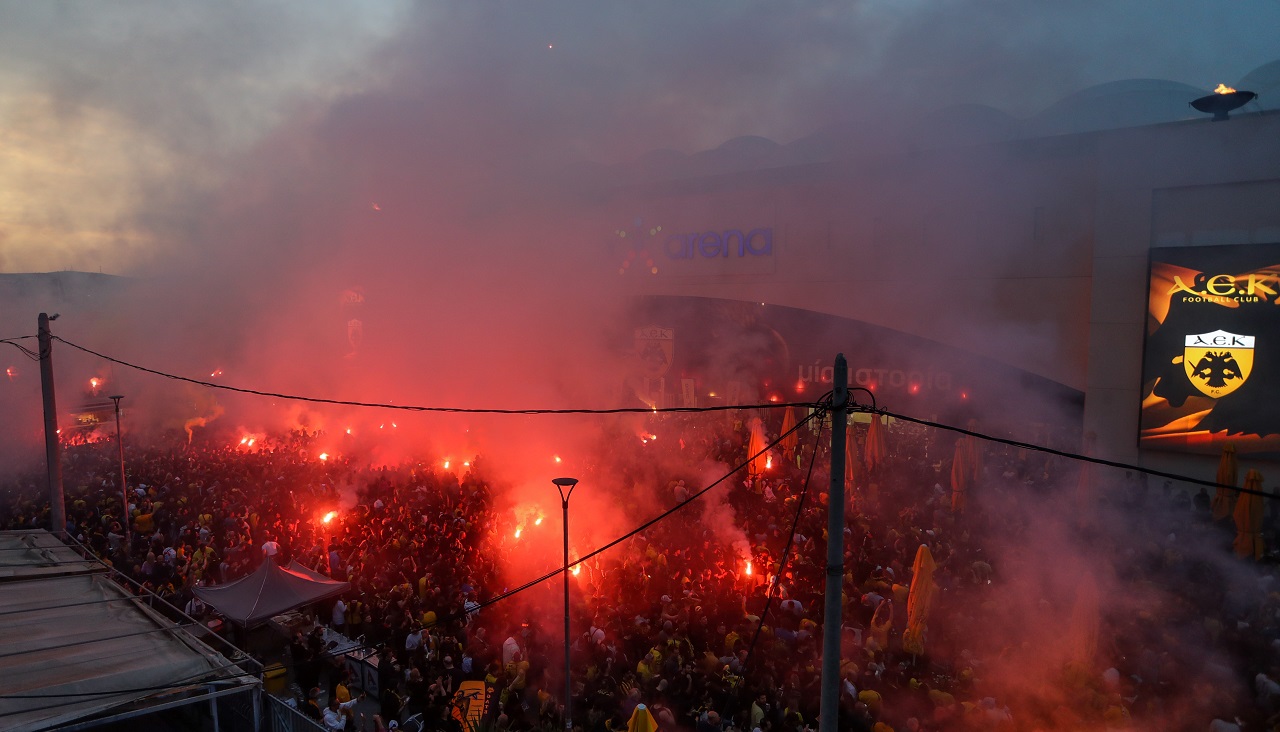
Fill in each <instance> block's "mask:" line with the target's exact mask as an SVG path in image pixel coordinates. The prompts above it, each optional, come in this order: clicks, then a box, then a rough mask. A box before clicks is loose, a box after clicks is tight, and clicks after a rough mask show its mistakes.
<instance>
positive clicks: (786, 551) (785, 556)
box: [742, 420, 830, 676]
mask: <svg viewBox="0 0 1280 732" xmlns="http://www.w3.org/2000/svg"><path fill="white" fill-rule="evenodd" d="M825 426H826V420H822V421H820V422H819V423H818V429H817V432H816V433H815V434H814V437H813V452H812V453H811V454H810V456H809V472H808V473H807V474H806V475H805V476H804V488H803V489H801V491H800V500H799V501H797V502H796V503H797V504H798V505H797V506H796V516H795V518H794V519H792V521H791V533H790V534H789V535H788V536H787V544H786V547H784V548H783V550H782V557H781V558H780V559H779V560H778V572H777V574H775V575H774V579H773V582H772V583H771V584H770V585H769V593H768V594H767V595H766V596H765V601H764V609H763V610H761V611H760V622H759V623H757V624H756V632H755V635H753V636H752V637H751V645H750V646H748V647H747V657H746V658H745V659H743V662H742V675H743V676H746V675H747V670H748V669H750V668H751V655H752V654H753V653H755V650H756V642H757V641H759V640H760V632H761V631H762V630H764V621H765V619H766V618H768V617H769V610H770V608H772V607H773V598H774V596H775V595H777V592H778V586H779V585H781V584H782V573H783V572H785V571H786V569H787V561H788V560H789V559H790V556H791V546H792V544H794V543H795V540H796V530H797V529H798V528H799V527H800V517H801V516H802V515H803V514H804V503H805V499H806V498H808V497H809V482H810V481H811V480H812V479H813V467H814V465H816V464H817V463H818V448H819V447H820V446H821V445H822V433H823V431H824V427H825ZM828 540H830V537H828Z"/></svg>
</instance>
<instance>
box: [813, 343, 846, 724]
mask: <svg viewBox="0 0 1280 732" xmlns="http://www.w3.org/2000/svg"><path fill="white" fill-rule="evenodd" d="M832 387H833V388H834V391H833V392H832V394H831V412H830V414H831V484H830V486H829V488H828V489H827V590H826V598H825V599H826V605H825V607H824V610H823V615H822V696H821V697H820V699H819V707H818V732H836V727H837V726H838V722H839V717H840V640H841V639H840V635H841V630H842V628H843V621H844V617H843V612H842V611H841V610H842V609H841V605H840V595H841V590H842V589H843V585H844V450H845V444H844V443H845V430H846V429H847V428H848V419H849V417H848V411H847V407H848V403H849V364H848V362H846V361H845V360H844V354H843V353H838V354H836V366H835V372H834V373H833V374H832Z"/></svg>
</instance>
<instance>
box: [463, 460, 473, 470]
mask: <svg viewBox="0 0 1280 732" xmlns="http://www.w3.org/2000/svg"><path fill="white" fill-rule="evenodd" d="M462 467H464V468H469V467H471V461H470V460H466V461H464V462H463V463H462Z"/></svg>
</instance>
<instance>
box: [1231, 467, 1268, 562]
mask: <svg viewBox="0 0 1280 732" xmlns="http://www.w3.org/2000/svg"><path fill="white" fill-rule="evenodd" d="M1244 489H1245V490H1246V491H1256V492H1255V493H1241V494H1240V498H1239V499H1238V500H1237V501H1236V510H1235V520H1236V540H1235V543H1234V545H1233V547H1234V548H1235V550H1236V554H1238V555H1240V556H1242V557H1253V558H1254V559H1261V558H1262V551H1263V546H1262V511H1263V505H1262V495H1261V492H1262V473H1259V472H1258V471H1256V470H1250V471H1249V474H1248V475H1246V476H1245V477H1244Z"/></svg>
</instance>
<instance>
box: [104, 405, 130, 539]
mask: <svg viewBox="0 0 1280 732" xmlns="http://www.w3.org/2000/svg"><path fill="white" fill-rule="evenodd" d="M107 398H108V399H110V400H111V401H113V402H115V403H116V446H117V447H118V448H120V495H121V497H123V498H124V507H123V508H122V509H121V512H122V513H123V514H124V516H123V518H122V519H121V523H123V524H124V545H125V546H126V547H130V548H132V547H133V535H132V534H131V533H130V531H129V482H128V480H126V479H125V477H124V439H123V438H122V437H121V436H120V400H121V399H124V395H123V394H115V395H112V396H110V397H107Z"/></svg>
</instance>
